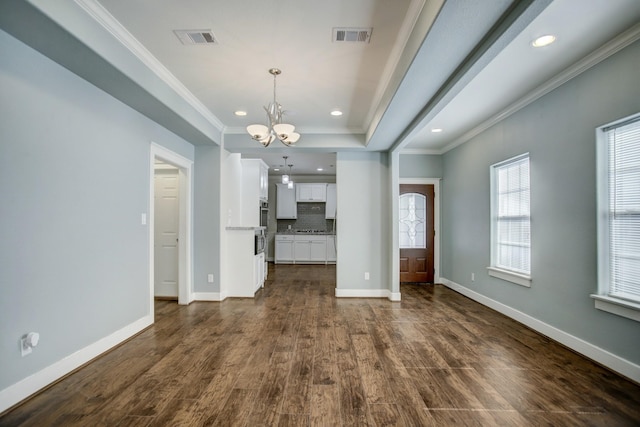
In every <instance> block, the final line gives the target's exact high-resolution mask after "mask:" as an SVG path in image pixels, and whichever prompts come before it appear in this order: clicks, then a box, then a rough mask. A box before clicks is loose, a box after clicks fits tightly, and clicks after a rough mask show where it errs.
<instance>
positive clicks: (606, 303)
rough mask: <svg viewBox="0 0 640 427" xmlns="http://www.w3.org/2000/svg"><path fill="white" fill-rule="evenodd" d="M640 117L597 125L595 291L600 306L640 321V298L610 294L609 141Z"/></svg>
mask: <svg viewBox="0 0 640 427" xmlns="http://www.w3.org/2000/svg"><path fill="white" fill-rule="evenodd" d="M638 120H640V113H637V114H634V115H631V116H629V117H625V118H623V119H620V120H616V121H615V122H612V123H609V124H606V125H604V126H600V127H598V128H597V129H596V180H597V184H596V185H597V187H596V190H597V196H596V202H597V226H598V228H597V242H598V259H597V266H598V276H597V277H598V283H597V285H598V291H597V293H595V294H591V295H590V296H591V298H592V299H593V300H594V306H595V308H596V309H597V310H601V311H605V312H607V313H612V314H615V315H618V316H622V317H626V318H627V319H631V320H635V321H636V322H640V302H634V301H630V300H625V299H622V298H616V297H612V296H610V295H609V267H610V266H609V144H608V137H607V132H608V131H609V130H610V129H611V128H616V127H620V126H623V125H625V124H627V123H629V122H633V121H638Z"/></svg>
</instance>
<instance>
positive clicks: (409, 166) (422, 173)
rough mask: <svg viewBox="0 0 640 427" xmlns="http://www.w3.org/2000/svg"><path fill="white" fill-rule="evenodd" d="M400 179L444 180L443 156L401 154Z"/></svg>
mask: <svg viewBox="0 0 640 427" xmlns="http://www.w3.org/2000/svg"><path fill="white" fill-rule="evenodd" d="M399 161H400V171H399V172H400V178H442V156H440V155H431V154H402V153H401V154H400V158H399Z"/></svg>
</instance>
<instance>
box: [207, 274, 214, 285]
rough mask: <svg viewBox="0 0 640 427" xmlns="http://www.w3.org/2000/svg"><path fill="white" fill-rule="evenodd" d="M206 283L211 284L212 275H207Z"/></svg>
mask: <svg viewBox="0 0 640 427" xmlns="http://www.w3.org/2000/svg"><path fill="white" fill-rule="evenodd" d="M207 282H209V283H213V274H207Z"/></svg>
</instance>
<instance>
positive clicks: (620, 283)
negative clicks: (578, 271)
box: [600, 117, 640, 302]
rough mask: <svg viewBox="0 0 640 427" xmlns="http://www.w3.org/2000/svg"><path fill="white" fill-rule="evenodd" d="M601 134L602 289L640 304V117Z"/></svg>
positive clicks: (610, 127) (613, 295) (614, 296)
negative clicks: (603, 171)
mask: <svg viewBox="0 0 640 427" xmlns="http://www.w3.org/2000/svg"><path fill="white" fill-rule="evenodd" d="M602 132H603V133H604V138H602V141H603V143H604V144H606V157H607V159H606V174H601V176H603V178H604V176H606V196H607V200H606V211H605V212H604V215H601V216H600V217H601V221H603V222H604V223H603V224H600V227H601V231H604V232H601V237H602V239H601V241H600V245H605V248H604V249H605V250H601V251H600V255H601V256H604V257H605V259H604V260H600V261H601V262H602V263H601V266H603V267H604V269H605V271H606V274H605V275H604V277H603V276H602V275H601V276H600V280H601V281H602V280H604V281H605V283H601V284H600V288H601V290H602V291H605V292H606V295H608V296H610V297H613V298H619V299H622V300H629V301H633V302H640V117H635V118H632V119H630V120H626V121H624V122H622V123H619V124H616V125H612V126H608V127H604V128H602ZM600 153H602V154H604V153H605V152H604V150H601V151H600ZM601 188H602V187H601ZM602 202H603V201H601V203H602ZM601 208H602V207H601Z"/></svg>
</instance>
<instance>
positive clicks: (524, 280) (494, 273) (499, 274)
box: [487, 152, 533, 288]
mask: <svg viewBox="0 0 640 427" xmlns="http://www.w3.org/2000/svg"><path fill="white" fill-rule="evenodd" d="M522 159H528V160H529V168H531V156H530V155H529V152H526V153H523V154H520V155H518V156H514V157H511V158H509V159H506V160H503V161H501V162H498V163H494V164H492V165H491V166H490V174H489V175H490V182H489V193H490V201H489V203H490V207H489V208H490V209H489V210H490V223H491V224H490V225H491V227H490V228H491V230H490V233H491V239H490V245H491V247H490V260H489V262H490V265H489V267H487V273H488V274H489V276H491V277H495V278H498V279H501V280H505V281H507V282H511V283H515V284H516V285H520V286H524V287H527V288H530V287H531V282H532V278H531V272H529V274H526V273H524V272H522V271H516V270H508V269H505V268H501V267H497V266H496V262H495V260H496V258H495V257H496V226H497V221H496V215H497V212H496V210H497V209H496V204H497V197H498V195H497V191H496V184H497V183H496V171H497V170H498V168H500V167H501V166H504V165H507V164H509V163H514V162H517V161H519V160H522ZM529 191H531V169H529ZM530 202H531V200H529V203H530ZM529 224H531V213H529ZM531 246H533V245H531ZM530 254H531V252H530Z"/></svg>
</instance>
